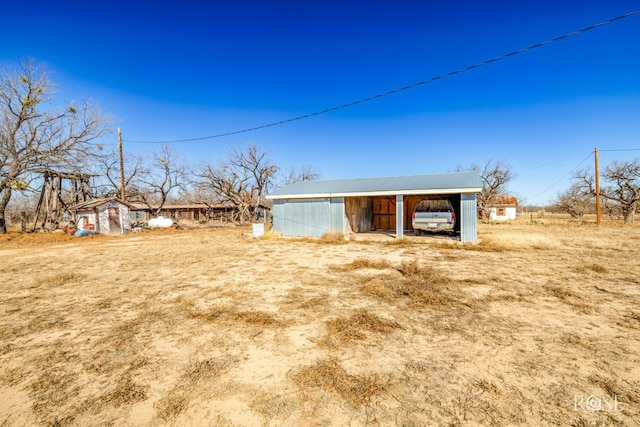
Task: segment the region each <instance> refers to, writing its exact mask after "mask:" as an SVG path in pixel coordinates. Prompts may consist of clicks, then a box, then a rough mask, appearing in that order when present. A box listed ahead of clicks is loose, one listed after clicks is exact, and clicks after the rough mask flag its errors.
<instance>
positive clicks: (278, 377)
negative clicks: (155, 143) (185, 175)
mask: <svg viewBox="0 0 640 427" xmlns="http://www.w3.org/2000/svg"><path fill="white" fill-rule="evenodd" d="M479 231H480V239H481V241H480V242H479V243H476V244H460V243H457V242H454V241H450V240H445V239H437V238H434V239H431V238H428V237H425V238H406V239H400V240H398V239H395V240H392V241H389V240H388V239H387V240H384V241H376V240H373V239H369V240H367V241H348V240H345V239H344V236H324V237H322V238H320V239H289V238H279V237H278V236H275V235H270V236H268V237H266V238H261V239H254V238H253V237H252V235H251V232H250V230H249V229H244V228H228V229H216V230H211V229H193V230H173V229H172V230H154V231H153V232H147V233H140V234H131V235H128V236H118V237H109V236H90V237H89V238H81V239H80V238H73V237H70V236H66V235H64V234H35V233H34V234H28V235H19V234H10V235H4V236H0V283H2V286H0V393H2V396H3V398H2V399H0V425H3V426H23V425H49V426H54V425H56V426H60V425H71V426H81V425H192V424H197V425H222V426H247V425H268V426H274V425H296V426H297V425H301V426H304V425H307V426H315V425H327V426H329V425H336V426H338V425H383V426H387V425H389V426H391V425H405V426H425V425H487V426H488V425H491V426H493V425H584V426H593V425H630V426H631V425H637V420H638V419H640V395H639V394H638V390H640V369H638V366H640V310H639V309H638V307H640V266H639V265H638V262H637V260H638V259H640V227H639V226H633V227H622V226H618V225H604V226H601V227H599V228H597V227H595V226H593V225H590V224H584V225H576V224H574V223H571V222H567V221H561V220H558V219H555V218H553V219H552V220H551V219H547V218H543V219H541V220H539V221H535V222H531V221H526V222H521V223H518V222H516V223H514V224H510V225H498V224H480V225H479ZM589 396H596V397H598V398H607V399H609V400H610V399H613V398H615V399H617V402H618V403H619V405H620V406H619V408H618V409H619V410H615V411H614V410H600V411H585V410H583V409H581V408H579V407H578V408H576V407H575V402H576V399H579V398H580V397H583V398H587V397H589Z"/></svg>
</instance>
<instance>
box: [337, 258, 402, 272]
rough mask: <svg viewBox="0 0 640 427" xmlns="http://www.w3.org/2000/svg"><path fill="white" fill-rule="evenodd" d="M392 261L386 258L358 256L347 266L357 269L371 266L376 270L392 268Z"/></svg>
mask: <svg viewBox="0 0 640 427" xmlns="http://www.w3.org/2000/svg"><path fill="white" fill-rule="evenodd" d="M391 267H392V266H391V263H390V262H389V261H387V260H386V259H375V260H373V259H369V258H356V259H354V260H353V261H351V262H350V263H349V264H347V265H346V266H345V269H347V270H357V269H361V268H371V269H375V270H384V269H387V268H391Z"/></svg>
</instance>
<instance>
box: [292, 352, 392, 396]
mask: <svg viewBox="0 0 640 427" xmlns="http://www.w3.org/2000/svg"><path fill="white" fill-rule="evenodd" d="M293 381H294V383H295V384H296V385H297V386H298V387H299V388H300V389H301V390H306V389H309V388H319V389H321V390H324V391H327V392H329V393H334V394H337V395H338V396H340V397H341V398H343V399H348V400H350V401H351V402H352V403H353V404H354V405H363V404H368V403H369V402H370V400H371V398H372V397H374V396H377V395H380V394H382V393H384V392H385V390H386V389H387V387H388V386H389V383H390V377H386V378H384V379H383V378H382V377H380V376H379V375H367V376H359V375H351V374H349V373H347V371H345V370H344V368H343V367H342V366H341V365H340V363H339V362H338V360H337V359H335V358H328V359H322V360H318V361H316V362H315V363H314V364H313V365H311V366H307V367H304V368H302V369H300V370H299V371H298V372H297V373H296V374H295V375H294V376H293Z"/></svg>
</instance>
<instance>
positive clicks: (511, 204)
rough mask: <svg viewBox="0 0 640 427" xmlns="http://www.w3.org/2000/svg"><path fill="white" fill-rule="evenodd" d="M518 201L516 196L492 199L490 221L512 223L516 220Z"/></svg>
mask: <svg viewBox="0 0 640 427" xmlns="http://www.w3.org/2000/svg"><path fill="white" fill-rule="evenodd" d="M517 208H518V199H516V198H515V197H514V196H497V197H494V198H493V199H491V207H490V208H489V220H491V221H512V220H514V219H516V211H517Z"/></svg>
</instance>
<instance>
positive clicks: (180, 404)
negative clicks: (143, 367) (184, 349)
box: [154, 354, 239, 421]
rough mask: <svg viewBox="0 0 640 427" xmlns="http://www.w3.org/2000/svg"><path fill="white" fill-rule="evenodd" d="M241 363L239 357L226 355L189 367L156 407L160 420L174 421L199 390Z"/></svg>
mask: <svg viewBox="0 0 640 427" xmlns="http://www.w3.org/2000/svg"><path fill="white" fill-rule="evenodd" d="M238 361H239V358H238V357H237V356H233V355H230V354H225V355H223V356H220V357H217V358H211V359H206V360H201V361H198V362H195V363H193V364H191V365H190V366H188V367H187V368H186V369H185V370H184V372H183V373H182V375H181V376H180V378H179V379H178V382H177V383H176V385H175V386H174V388H173V389H172V390H171V391H170V392H169V393H168V394H167V395H166V396H164V397H162V398H161V399H160V400H158V401H157V402H156V403H155V405H154V407H155V409H156V415H157V416H158V418H160V419H162V420H164V421H171V420H174V419H176V418H177V417H178V415H180V414H181V413H182V412H184V411H185V410H186V409H187V407H188V406H189V401H190V399H191V398H192V397H194V395H197V392H196V390H197V388H198V387H201V386H203V385H204V384H205V383H207V382H209V381H216V380H217V379H218V378H219V377H220V376H221V375H222V374H224V373H226V372H228V371H229V370H230V369H231V368H232V367H233V366H234V365H236V364H237V363H238Z"/></svg>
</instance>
